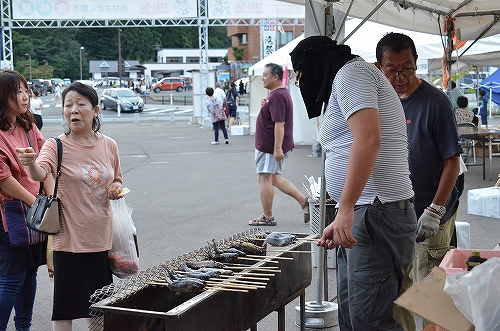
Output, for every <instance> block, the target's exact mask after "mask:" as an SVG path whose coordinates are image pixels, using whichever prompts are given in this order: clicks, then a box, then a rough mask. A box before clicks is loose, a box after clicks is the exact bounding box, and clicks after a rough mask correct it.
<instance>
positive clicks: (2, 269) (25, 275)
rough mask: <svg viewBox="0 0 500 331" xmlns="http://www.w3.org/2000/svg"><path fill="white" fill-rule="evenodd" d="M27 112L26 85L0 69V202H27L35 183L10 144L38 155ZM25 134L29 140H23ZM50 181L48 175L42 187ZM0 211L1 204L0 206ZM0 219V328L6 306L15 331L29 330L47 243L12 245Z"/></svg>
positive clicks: (4, 323)
mask: <svg viewBox="0 0 500 331" xmlns="http://www.w3.org/2000/svg"><path fill="white" fill-rule="evenodd" d="M33 122H34V118H33V115H32V114H31V112H30V111H29V96H28V83H27V82H26V79H25V78H24V77H23V76H22V75H21V74H20V73H18V72H17V71H12V70H3V71H2V72H0V203H2V204H3V203H4V202H7V201H11V200H21V201H23V202H24V203H25V204H26V205H28V206H31V205H32V204H33V203H34V202H35V196H36V195H37V194H38V190H39V187H40V183H38V182H37V181H34V180H33V179H31V177H30V176H29V174H28V171H27V170H26V167H24V166H23V165H22V164H21V162H20V160H19V157H18V154H17V152H16V151H15V148H16V147H18V146H26V145H29V144H30V142H31V145H32V146H33V151H34V154H38V152H39V151H40V149H41V148H42V145H43V143H44V141H45V139H44V137H43V136H42V134H41V133H40V131H39V130H38V128H37V127H36V126H35V125H34V124H33ZM28 137H29V141H28ZM50 185H54V182H53V179H52V181H50V179H49V180H48V182H47V186H50ZM2 210H3V208H2ZM1 214H2V222H1V223H0V331H5V330H7V324H8V322H9V318H10V314H11V312H12V308H14V311H15V313H14V324H15V328H16V330H17V331H29V330H30V327H31V320H32V316H33V305H34V302H35V294H36V287H37V270H38V267H39V266H40V265H43V264H46V257H45V252H46V249H47V242H46V241H44V242H41V243H38V244H35V245H31V246H27V247H12V246H11V245H10V242H9V235H8V233H7V231H8V229H7V228H6V224H5V220H4V217H5V215H4V213H3V211H2V213H1Z"/></svg>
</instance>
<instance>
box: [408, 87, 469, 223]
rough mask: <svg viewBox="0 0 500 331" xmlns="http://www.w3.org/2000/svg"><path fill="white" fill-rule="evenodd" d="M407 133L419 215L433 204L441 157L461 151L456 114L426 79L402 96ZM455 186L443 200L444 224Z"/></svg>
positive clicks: (455, 203)
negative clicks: (444, 209) (409, 92)
mask: <svg viewBox="0 0 500 331" xmlns="http://www.w3.org/2000/svg"><path fill="white" fill-rule="evenodd" d="M401 102H402V104H403V108H404V110H405V116H406V129H407V132H408V152H409V155H408V163H409V166H410V173H411V174H410V179H411V181H412V184H413V191H414V192H415V211H416V213H417V217H420V215H422V213H423V212H424V209H425V208H426V207H428V206H429V205H430V204H431V203H432V199H433V198H434V196H435V194H436V191H437V188H438V185H439V180H440V179H441V173H442V171H443V160H445V159H447V158H450V157H452V156H453V155H456V154H461V153H462V151H463V150H462V146H461V144H460V139H459V136H458V132H457V125H456V121H455V114H454V110H453V107H452V105H451V102H450V100H449V99H448V97H447V96H446V95H445V94H444V93H443V92H441V91H439V90H438V89H436V88H434V87H433V86H431V85H430V84H428V83H427V82H425V81H422V84H420V86H419V87H418V88H417V90H416V91H415V92H414V93H413V94H412V95H411V96H409V97H408V98H405V99H401ZM458 197H459V196H458V189H457V185H456V186H455V188H454V189H453V191H452V193H451V195H450V198H449V199H448V201H447V202H446V205H445V207H446V214H445V216H443V217H442V218H441V223H445V222H446V221H447V220H448V219H449V218H450V217H451V216H452V215H453V214H454V213H455V211H456V209H457V208H458Z"/></svg>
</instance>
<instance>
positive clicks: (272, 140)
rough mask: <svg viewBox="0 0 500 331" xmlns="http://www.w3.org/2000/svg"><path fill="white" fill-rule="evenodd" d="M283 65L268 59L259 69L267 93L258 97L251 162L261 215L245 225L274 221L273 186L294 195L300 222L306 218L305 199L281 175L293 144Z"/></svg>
mask: <svg viewBox="0 0 500 331" xmlns="http://www.w3.org/2000/svg"><path fill="white" fill-rule="evenodd" d="M282 79H283V68H282V67H281V66H280V65H278V64H276V63H268V64H266V65H265V67H264V72H263V73H262V81H263V83H264V84H263V85H264V87H265V88H266V89H268V90H269V91H270V92H269V95H268V97H267V98H266V99H263V100H262V106H261V108H260V112H259V115H258V116H257V121H256V123H255V165H256V168H257V178H258V181H259V193H260V201H261V203H262V209H263V212H262V215H261V216H260V217H258V218H256V219H254V220H252V221H250V222H249V223H248V224H249V225H254V226H265V225H271V226H273V225H276V224H277V223H276V221H275V220H274V217H273V199H274V187H277V188H278V189H279V190H280V191H281V192H283V193H285V194H287V195H289V196H291V197H292V198H294V199H295V200H296V201H297V202H298V203H299V204H300V207H301V208H302V210H303V212H304V222H309V202H308V201H307V198H306V197H305V196H304V195H303V194H302V193H300V191H299V190H298V189H297V188H296V187H295V185H293V184H292V183H291V182H290V181H288V180H286V179H284V178H283V176H282V173H283V163H284V161H285V158H287V157H288V152H290V151H291V150H292V149H293V148H294V147H295V145H294V142H293V103H292V97H291V96H290V91H288V89H287V88H286V87H285V86H284V85H283V83H282Z"/></svg>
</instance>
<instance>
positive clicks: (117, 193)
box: [108, 182, 123, 200]
mask: <svg viewBox="0 0 500 331" xmlns="http://www.w3.org/2000/svg"><path fill="white" fill-rule="evenodd" d="M121 193H122V184H120V183H117V182H114V183H112V184H111V185H109V189H108V199H110V200H118V199H120V198H123V195H122V194H121Z"/></svg>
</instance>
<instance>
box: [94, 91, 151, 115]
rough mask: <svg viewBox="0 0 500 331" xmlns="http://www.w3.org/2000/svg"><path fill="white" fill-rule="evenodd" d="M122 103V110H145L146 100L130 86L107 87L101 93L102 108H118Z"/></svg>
mask: <svg viewBox="0 0 500 331" xmlns="http://www.w3.org/2000/svg"><path fill="white" fill-rule="evenodd" d="M118 104H119V105H120V107H121V110H122V111H143V110H144V100H143V99H142V98H141V97H140V96H138V95H137V94H136V93H135V92H134V91H132V90H131V89H128V88H109V89H105V90H104V91H103V92H102V95H101V108H102V109H106V108H112V109H117V105H118Z"/></svg>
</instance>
